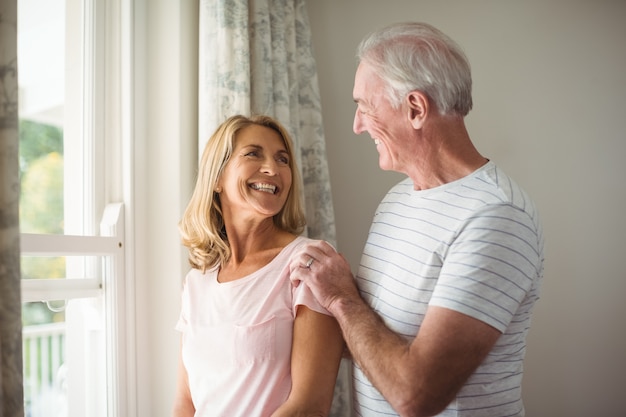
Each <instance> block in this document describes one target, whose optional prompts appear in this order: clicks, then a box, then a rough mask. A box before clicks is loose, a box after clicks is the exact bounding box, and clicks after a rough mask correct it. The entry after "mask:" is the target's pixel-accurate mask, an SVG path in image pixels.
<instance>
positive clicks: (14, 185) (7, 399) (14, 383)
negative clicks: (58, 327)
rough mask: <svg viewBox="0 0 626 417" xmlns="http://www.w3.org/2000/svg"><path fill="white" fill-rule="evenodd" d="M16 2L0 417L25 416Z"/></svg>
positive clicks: (2, 247)
mask: <svg viewBox="0 0 626 417" xmlns="http://www.w3.org/2000/svg"><path fill="white" fill-rule="evenodd" d="M17 120H18V115H17V1H16V0H3V1H2V3H0V359H1V360H2V368H1V372H0V417H21V416H23V415H24V397H23V388H22V309H21V301H20V240H19V223H18V219H19V213H18V202H19V175H18V172H19V171H18V124H17Z"/></svg>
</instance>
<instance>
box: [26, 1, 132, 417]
mask: <svg viewBox="0 0 626 417" xmlns="http://www.w3.org/2000/svg"><path fill="white" fill-rule="evenodd" d="M133 8H134V1H123V0H84V1H82V0H66V9H67V13H76V10H81V11H82V22H84V23H83V24H82V25H81V26H82V27H80V28H79V29H80V30H84V32H85V35H86V37H85V40H84V42H83V43H82V45H81V48H82V54H83V62H82V66H81V70H80V72H81V74H80V79H81V81H82V82H80V83H75V84H74V85H72V84H71V83H66V84H70V85H69V86H67V88H68V92H67V93H66V94H68V93H69V95H70V97H73V100H74V102H73V104H70V105H71V106H74V109H73V110H75V111H80V112H81V113H82V117H81V118H80V120H81V122H80V123H79V125H78V126H73V127H72V129H74V131H73V132H71V134H72V135H74V136H75V137H77V138H83V137H88V138H91V140H89V141H82V140H81V141H80V144H81V145H80V146H79V149H78V153H77V154H76V155H77V156H78V159H79V160H80V161H82V162H81V166H79V167H78V168H77V167H72V168H71V169H70V170H69V171H66V174H65V177H66V180H67V178H68V177H71V178H74V179H75V180H78V181H79V183H78V185H76V187H77V189H78V190H79V195H80V196H81V198H79V199H78V201H79V204H80V205H81V208H80V210H82V211H83V212H84V213H89V215H87V216H85V217H82V218H81V220H80V221H81V223H82V224H79V225H73V226H72V227H70V228H69V230H66V233H68V232H70V233H71V234H66V235H37V234H22V235H21V248H22V254H23V255H39V256H43V255H46V256H48V255H54V256H91V255H98V256H103V257H104V258H103V259H104V262H103V266H104V270H105V273H104V274H101V275H100V276H97V275H98V274H96V276H94V277H93V278H88V279H77V280H72V279H65V280H22V282H21V285H22V302H28V301H33V300H37V301H41V300H44V301H45V300H58V299H67V298H81V297H90V296H93V295H100V294H103V295H104V300H105V309H104V312H105V317H106V323H107V325H106V347H105V349H106V356H107V364H108V366H107V371H106V372H107V394H106V397H107V400H106V401H107V417H122V416H130V415H138V413H137V389H136V381H137V371H136V340H135V329H136V323H135V304H136V300H135V286H134V279H132V277H133V271H134V258H133V256H134V254H133V251H132V250H129V249H130V248H132V242H133V241H134V234H133V227H132V226H133V224H132V221H133V218H132V208H133V202H134V201H133V198H132V196H133V189H134V175H133V157H134V155H133V146H134V144H133V140H132V138H133V135H132V133H133V111H132V110H133V103H134V82H133V76H132V74H133V72H134V68H133V66H134V62H133V44H134V39H133ZM66 74H67V73H66ZM66 76H67V75H66ZM64 131H65V127H64ZM76 155H75V156H76ZM86 166H87V168H86ZM77 169H78V171H77ZM81 170H82V173H83V174H86V175H77V172H81ZM112 202H113V203H112ZM72 204H77V199H76V198H75V197H74V198H72V199H69V200H68V198H67V197H66V198H65V206H66V207H72ZM101 213H102V219H101V221H100V225H99V227H100V233H99V234H98V233H97V229H98V220H97V219H98V217H99V215H100V214H101ZM74 215H75V213H72V212H71V211H68V212H66V221H67V216H74ZM60 295H64V296H65V297H60Z"/></svg>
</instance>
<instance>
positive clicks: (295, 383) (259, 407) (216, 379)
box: [173, 116, 343, 417]
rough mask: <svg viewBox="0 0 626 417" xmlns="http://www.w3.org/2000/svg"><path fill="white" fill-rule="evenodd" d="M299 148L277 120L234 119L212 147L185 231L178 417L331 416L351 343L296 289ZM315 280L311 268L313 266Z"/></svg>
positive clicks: (182, 226) (301, 220) (305, 291)
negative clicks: (292, 275) (292, 271)
mask: <svg viewBox="0 0 626 417" xmlns="http://www.w3.org/2000/svg"><path fill="white" fill-rule="evenodd" d="M299 196H300V183H299V175H298V170H297V169H296V165H295V158H294V155H293V149H292V143H291V139H290V137H289V135H288V133H287V131H286V130H285V129H284V128H283V127H282V126H281V125H280V124H279V123H278V122H277V121H276V120H274V119H272V118H270V117H266V116H255V117H251V118H248V117H244V116H233V117H231V118H229V119H228V120H226V121H225V122H224V123H223V124H222V125H221V126H220V127H219V128H218V129H217V130H216V132H215V133H214V134H213V136H212V137H211V138H210V140H209V141H208V143H207V145H206V147H205V149H204V153H203V155H202V161H201V164H200V168H199V173H198V179H197V182H196V186H195V190H194V193H193V195H192V197H191V201H190V202H189V205H188V206H187V209H186V211H185V213H184V216H183V218H182V220H181V222H180V225H179V228H180V232H181V235H182V242H183V244H184V245H185V246H186V247H187V248H188V249H189V261H190V263H191V266H192V269H191V271H190V272H189V273H188V274H187V276H186V278H185V282H184V288H183V294H182V311H181V314H180V319H179V322H178V324H177V326H176V328H177V330H179V331H180V332H181V333H182V342H181V355H180V362H179V376H178V382H177V389H176V399H175V406H174V413H173V415H174V416H176V417H181V416H228V417H237V416H242V417H244V416H245V417H254V416H259V417H261V416H272V417H279V416H325V415H327V414H328V412H329V410H330V406H331V402H332V396H333V391H334V385H335V379H336V376H337V371H338V368H339V362H340V359H341V354H342V350H343V339H342V336H341V332H340V330H339V327H338V325H337V323H336V321H335V319H334V318H333V317H332V316H331V315H329V313H328V312H327V311H326V310H325V309H324V308H323V307H322V306H321V305H320V304H319V303H318V302H317V301H316V300H315V297H314V296H313V295H312V293H311V292H310V290H309V289H308V287H307V286H306V285H299V286H297V287H296V286H293V285H292V284H291V282H290V279H289V260H290V258H291V255H292V254H293V253H294V252H295V251H297V250H298V249H299V248H301V247H302V246H303V245H304V244H306V243H307V242H310V239H307V238H305V237H302V236H300V233H301V232H302V230H303V228H304V223H305V221H304V215H303V209H302V205H301V201H300V197H299ZM302 267H303V268H306V267H307V265H306V264H304V265H302Z"/></svg>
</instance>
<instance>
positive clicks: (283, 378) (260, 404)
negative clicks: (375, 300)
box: [176, 237, 329, 417]
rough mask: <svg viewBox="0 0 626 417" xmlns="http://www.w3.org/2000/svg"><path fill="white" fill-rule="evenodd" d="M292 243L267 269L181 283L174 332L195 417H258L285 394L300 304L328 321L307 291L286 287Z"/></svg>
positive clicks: (192, 276)
mask: <svg viewBox="0 0 626 417" xmlns="http://www.w3.org/2000/svg"><path fill="white" fill-rule="evenodd" d="M308 241H309V239H307V238H304V237H298V238H296V239H295V240H294V241H293V242H291V243H290V244H289V245H287V246H286V247H285V248H284V249H283V250H282V251H281V252H280V253H279V254H278V255H277V256H276V257H275V258H274V259H273V260H272V261H271V262H270V263H269V264H267V265H265V266H264V267H263V268H261V269H259V270H258V271H256V272H254V273H253V274H251V275H248V276H246V277H243V278H241V279H238V280H236V281H231V282H226V283H219V282H218V281H217V268H214V269H211V270H208V271H207V272H206V273H204V274H203V273H202V272H201V271H199V270H197V269H192V270H191V271H190V272H189V273H188V274H187V276H186V278H185V284H184V288H183V294H182V311H181V314H180V318H179V320H178V323H177V324H176V329H177V330H179V331H181V332H182V333H183V345H182V354H183V362H184V364H185V367H186V369H187V374H188V375H189V388H190V391H191V397H192V400H193V404H194V406H195V408H196V414H195V415H196V416H197V417H208V416H211V417H212V416H226V417H238V416H241V417H255V416H258V417H263V416H269V415H271V414H272V413H273V412H274V411H275V410H276V409H277V408H278V407H279V406H280V405H281V404H283V403H284V402H285V400H286V399H287V397H288V395H289V391H290V390H291V372H290V369H291V364H290V358H291V341H292V340H291V339H292V333H293V322H294V318H295V313H296V308H297V306H298V305H305V306H307V307H309V308H310V309H312V310H314V311H317V312H320V313H323V314H329V313H328V312H327V311H326V310H325V309H324V308H323V307H322V306H321V305H320V304H319V303H318V302H317V301H316V300H315V297H314V296H313V294H312V293H311V291H310V290H309V288H308V287H307V286H306V285H299V286H298V287H294V286H293V285H292V284H291V282H290V281H289V268H288V263H289V259H290V258H291V255H292V254H293V252H294V251H295V250H296V249H298V247H300V246H301V245H303V244H305V243H306V242H308Z"/></svg>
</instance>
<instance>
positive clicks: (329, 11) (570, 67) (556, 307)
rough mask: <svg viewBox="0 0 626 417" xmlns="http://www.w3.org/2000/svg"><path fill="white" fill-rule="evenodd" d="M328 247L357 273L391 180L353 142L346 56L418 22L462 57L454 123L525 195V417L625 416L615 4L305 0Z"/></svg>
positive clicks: (624, 88)
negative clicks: (528, 227) (539, 234)
mask: <svg viewBox="0 0 626 417" xmlns="http://www.w3.org/2000/svg"><path fill="white" fill-rule="evenodd" d="M308 10H309V18H310V20H311V24H312V31H313V38H314V39H313V40H314V48H315V56H316V59H317V63H318V72H319V80H320V89H321V96H322V106H323V116H324V125H325V133H326V139H327V142H328V144H327V150H328V158H329V169H330V174H331V183H332V184H331V185H332V191H333V198H334V206H335V214H336V223H337V240H338V246H339V250H340V251H342V252H344V254H345V255H346V256H347V257H348V259H349V261H350V262H351V264H352V266H353V269H356V267H357V265H358V261H359V257H360V251H361V249H362V246H363V243H364V240H365V237H366V233H367V229H368V227H369V223H370V220H371V216H372V214H373V212H374V210H375V207H376V204H377V203H378V201H379V199H380V198H381V197H382V196H383V194H384V193H385V192H386V190H387V189H388V188H389V186H390V185H391V184H392V183H394V182H396V181H397V180H398V179H399V178H400V176H399V175H397V174H394V173H389V172H383V171H381V170H380V169H379V168H378V162H377V161H378V159H377V154H376V151H375V149H374V146H373V144H372V142H371V140H370V138H369V137H368V136H367V135H363V136H356V135H354V134H353V133H352V119H353V114H354V110H355V105H354V103H353V102H352V85H353V75H354V70H355V68H356V64H355V59H354V52H355V48H356V45H357V43H358V41H359V40H360V39H361V37H362V36H363V35H365V34H366V33H367V32H369V31H371V30H373V29H374V28H376V27H379V26H382V25H386V24H389V23H392V22H395V21H404V20H421V21H426V22H429V23H431V24H434V25H435V26H437V27H439V28H440V29H442V30H443V31H444V32H446V33H447V34H449V35H450V36H452V38H454V39H455V40H457V41H458V42H459V43H460V44H461V45H462V46H463V48H464V49H465V51H466V53H467V55H468V57H469V59H470V62H471V64H472V68H473V77H474V110H473V111H472V112H471V113H470V115H469V117H468V119H467V124H468V127H469V130H470V134H471V136H472V137H473V139H474V141H475V143H476V144H477V146H478V148H479V149H480V150H481V151H482V153H483V154H484V155H485V156H487V157H489V158H491V159H493V160H494V161H496V163H498V164H499V165H500V166H501V167H502V168H504V169H505V170H506V171H507V172H508V173H509V174H511V175H512V176H513V177H514V178H516V179H517V180H518V182H519V183H520V184H522V185H523V186H524V187H525V188H526V189H527V191H528V192H529V193H530V194H531V195H532V196H534V198H535V200H536V202H537V204H538V206H539V209H540V211H541V213H542V217H543V220H544V226H545V232H546V239H547V253H546V256H547V261H546V271H545V280H544V285H543V293H542V299H541V300H540V301H539V304H538V305H537V308H536V310H535V315H534V319H533V326H532V329H531V332H530V340H529V346H528V353H527V361H526V375H525V383H524V398H525V401H526V407H527V415H528V416H530V417H535V416H539V417H542V416H550V417H561V416H563V417H578V416H580V417H587V416H592V415H593V416H600V415H603V416H616V415H623V414H624V411H623V409H624V405H623V401H622V398H623V395H624V394H623V390H624V388H626V324H624V319H626V303H625V302H624V301H623V298H624V296H626V272H625V271H626V269H625V268H624V266H623V265H624V264H623V260H624V258H622V257H625V256H626V220H625V219H624V214H625V213H626V185H625V184H624V181H625V180H626V164H625V163H624V162H623V159H624V158H625V157H626V133H624V132H626V104H625V103H626V47H625V46H624V45H625V44H626V24H624V22H625V21H626V2H624V1H620V0H615V1H609V0H595V1H567V2H564V1H554V0H549V1H523V2H522V1H517V2H514V1H501V0H489V1H486V0H485V1H483V0H481V1H472V2H468V1H465V0H449V1H446V2H438V1H427V0H393V1H380V0H341V1H337V0H311V1H309V2H308Z"/></svg>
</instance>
